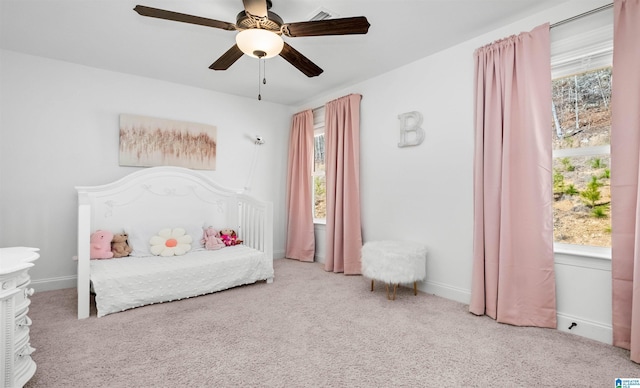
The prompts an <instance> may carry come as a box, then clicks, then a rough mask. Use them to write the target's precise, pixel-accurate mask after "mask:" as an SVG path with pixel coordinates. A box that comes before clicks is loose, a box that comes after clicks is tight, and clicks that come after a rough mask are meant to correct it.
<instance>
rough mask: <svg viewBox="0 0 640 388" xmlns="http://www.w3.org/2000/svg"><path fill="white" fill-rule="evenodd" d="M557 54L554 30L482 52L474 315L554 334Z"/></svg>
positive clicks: (504, 42)
mask: <svg viewBox="0 0 640 388" xmlns="http://www.w3.org/2000/svg"><path fill="white" fill-rule="evenodd" d="M550 55H551V54H550V40H549V25H548V24H544V25H542V26H539V27H537V28H535V29H534V30H533V31H531V32H528V33H522V34H520V35H518V36H511V37H509V38H506V39H503V40H501V41H498V42H495V43H493V44H491V45H487V46H485V47H481V48H480V49H478V50H476V53H475V69H476V74H475V81H476V86H475V88H476V95H475V106H476V110H475V132H476V135H475V136H476V138H475V163H474V248H473V249H474V252H473V274H472V289H471V304H470V306H469V310H470V311H471V312H472V313H474V314H477V315H483V314H486V315H488V316H490V317H492V318H494V319H496V320H497V321H498V322H503V323H509V324H512V325H518V326H538V327H551V328H555V327H556V323H557V322H556V299H555V298H556V296H555V274H554V268H553V266H554V264H553V260H554V259H553V213H552V202H553V197H552V179H551V127H550V125H551V122H552V121H551V65H550V62H551V58H550Z"/></svg>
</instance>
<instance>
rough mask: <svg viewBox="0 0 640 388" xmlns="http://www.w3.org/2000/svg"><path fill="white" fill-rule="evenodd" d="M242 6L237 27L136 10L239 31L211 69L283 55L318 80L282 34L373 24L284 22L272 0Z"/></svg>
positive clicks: (363, 28)
mask: <svg viewBox="0 0 640 388" xmlns="http://www.w3.org/2000/svg"><path fill="white" fill-rule="evenodd" d="M242 3H243V5H244V10H243V11H241V12H240V13H238V16H237V17H236V23H235V24H233V23H228V22H223V21H219V20H215V19H208V18H203V17H200V16H193V15H187V14H183V13H178V12H173V11H167V10H163V9H158V8H152V7H146V6H143V5H136V7H135V8H134V10H135V11H136V12H137V13H138V14H140V15H142V16H149V17H154V18H158V19H165V20H173V21H176V22H182V23H190V24H198V25H201V26H206V27H213V28H220V29H223V30H227V31H238V34H237V35H236V44H235V45H234V46H233V47H231V48H230V49H229V50H228V51H227V52H226V53H224V54H222V56H221V57H220V58H218V59H217V60H216V61H215V62H214V63H213V64H212V65H211V66H209V68H210V69H213V70H226V69H228V68H229V67H230V66H231V65H233V64H234V63H235V62H236V61H237V60H238V59H240V57H241V56H242V54H247V55H250V56H253V57H256V58H270V57H273V56H275V55H280V56H281V57H282V58H284V59H285V60H286V61H287V62H289V63H290V64H291V65H293V66H294V67H295V68H297V69H298V70H300V71H301V72H302V73H304V74H305V75H306V76H307V77H315V76H318V75H320V74H321V73H322V72H323V70H322V69H321V68H320V67H318V66H317V65H316V64H315V63H313V62H312V61H311V60H309V59H308V58H307V57H305V56H304V55H302V54H301V53H300V52H298V51H297V50H296V49H294V48H293V47H291V46H290V45H289V44H287V43H286V42H284V41H283V40H282V35H285V36H288V37H291V38H293V37H303V36H323V35H352V34H366V33H367V31H369V26H370V24H369V22H368V21H367V18H366V17H364V16H356V17H348V18H339V19H325V20H316V21H306V22H297V23H285V22H284V21H283V20H282V18H280V16H278V15H277V14H276V13H274V12H271V11H270V10H269V9H271V5H272V4H271V0H243V1H242Z"/></svg>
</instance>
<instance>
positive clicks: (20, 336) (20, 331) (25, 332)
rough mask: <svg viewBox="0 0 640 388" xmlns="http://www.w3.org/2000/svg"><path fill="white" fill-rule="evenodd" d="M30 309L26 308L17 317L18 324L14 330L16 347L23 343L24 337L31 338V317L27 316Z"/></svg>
mask: <svg viewBox="0 0 640 388" xmlns="http://www.w3.org/2000/svg"><path fill="white" fill-rule="evenodd" d="M28 311H29V309H25V310H24V311H23V312H22V314H20V315H18V316H17V317H16V326H15V330H14V334H15V336H14V339H15V343H16V349H17V346H18V344H19V343H23V341H24V338H27V342H29V341H28V338H29V329H30V327H31V318H29V317H28V316H27V312H28Z"/></svg>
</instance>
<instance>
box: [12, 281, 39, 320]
mask: <svg viewBox="0 0 640 388" xmlns="http://www.w3.org/2000/svg"><path fill="white" fill-rule="evenodd" d="M30 284H31V281H30V280H29V277H28V276H27V280H26V281H25V282H23V283H21V284H20V285H18V289H19V290H20V292H18V293H17V294H16V296H15V297H14V301H15V311H16V314H20V313H22V311H23V310H24V309H25V308H26V307H28V306H29V305H30V304H31V300H29V297H31V295H33V293H34V289H33V288H31V287H29V285H30Z"/></svg>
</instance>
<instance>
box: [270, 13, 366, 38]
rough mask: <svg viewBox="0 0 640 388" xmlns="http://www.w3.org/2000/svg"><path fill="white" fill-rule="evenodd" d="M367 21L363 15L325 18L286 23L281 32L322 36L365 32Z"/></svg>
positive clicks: (294, 35) (293, 35)
mask: <svg viewBox="0 0 640 388" xmlns="http://www.w3.org/2000/svg"><path fill="white" fill-rule="evenodd" d="M369 26H370V24H369V21H368V20H367V18H366V17H364V16H355V17H351V18H340V19H325V20H317V21H310V22H298V23H287V24H285V25H284V26H283V32H284V34H285V35H287V36H291V37H296V36H322V35H353V34H366V33H367V31H369Z"/></svg>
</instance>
